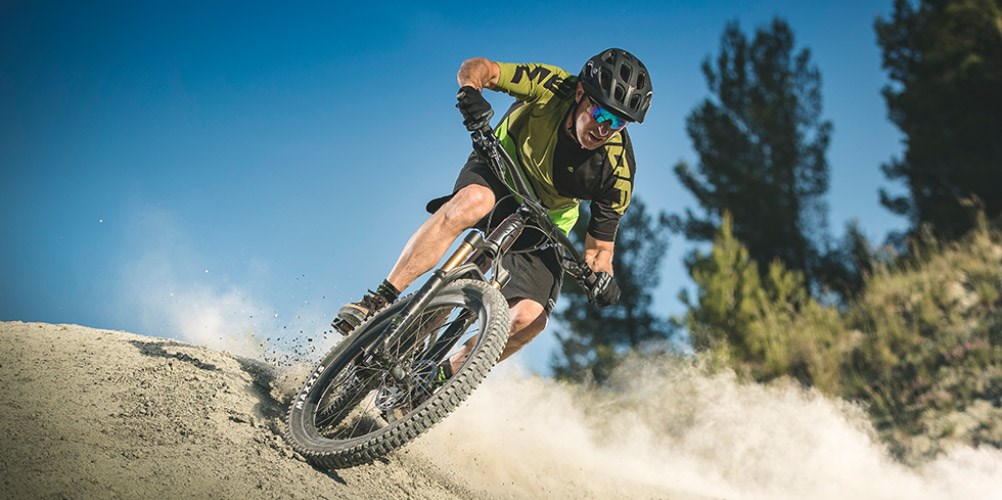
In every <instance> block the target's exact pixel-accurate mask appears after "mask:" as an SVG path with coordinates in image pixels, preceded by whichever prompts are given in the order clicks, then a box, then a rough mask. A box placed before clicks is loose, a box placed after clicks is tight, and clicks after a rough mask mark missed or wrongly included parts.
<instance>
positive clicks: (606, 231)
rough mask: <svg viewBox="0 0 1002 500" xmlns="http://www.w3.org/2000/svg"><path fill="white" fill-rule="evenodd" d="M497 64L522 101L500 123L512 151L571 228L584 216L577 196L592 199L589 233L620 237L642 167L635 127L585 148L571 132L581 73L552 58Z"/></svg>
mask: <svg viewBox="0 0 1002 500" xmlns="http://www.w3.org/2000/svg"><path fill="white" fill-rule="evenodd" d="M498 66H499V67H500V68H501V75H500V78H499V80H498V83H497V85H496V86H495V87H494V89H495V90H499V91H502V92H505V93H507V94H509V95H511V96H512V97H514V98H515V99H517V100H518V102H516V103H515V104H514V105H513V106H512V108H511V109H510V110H508V112H507V113H506V114H505V116H504V117H503V118H502V119H501V122H500V123H499V124H498V126H497V127H496V128H495V133H496V134H497V135H498V137H499V138H500V139H501V143H502V144H503V145H504V147H505V149H506V150H508V154H510V155H511V156H512V158H514V159H515V160H516V161H517V163H518V164H519V167H520V168H521V169H522V171H523V172H524V173H525V174H526V177H528V179H529V183H530V185H531V186H530V187H531V188H532V189H533V191H534V193H535V194H536V196H537V197H538V198H539V199H540V200H541V201H542V202H543V205H545V206H546V207H547V209H549V211H550V217H551V218H553V221H554V222H555V223H556V224H557V226H559V227H560V228H561V229H562V230H563V231H564V232H565V233H566V232H569V231H570V230H571V228H572V227H574V223H575V222H576V221H577V219H578V201H579V200H591V220H590V221H589V224H588V233H589V234H591V235H592V237H594V238H595V239H598V240H602V241H613V240H614V239H615V237H616V229H617V228H618V227H619V220H620V218H621V217H622V216H623V214H624V213H625V212H626V208H627V207H628V206H629V205H630V196H631V194H632V193H633V177H634V174H635V173H636V167H635V166H634V157H633V145H632V144H631V143H630V136H629V134H627V133H626V130H625V129H624V130H621V131H619V132H618V133H616V134H615V135H614V136H613V137H612V138H611V139H610V140H609V142H607V143H606V144H605V145H604V146H602V147H601V148H598V149H596V150H594V151H588V150H585V149H582V148H581V147H580V146H579V145H578V144H577V143H576V142H574V140H572V139H571V138H570V137H568V136H567V134H566V133H565V132H564V120H565V119H566V118H567V113H568V112H570V110H571V108H572V107H574V106H575V105H576V104H577V103H575V101H574V91H575V89H576V86H577V77H576V76H574V75H571V74H570V73H568V72H566V71H564V70H562V69H560V68H558V67H556V66H550V65H546V64H509V63H498Z"/></svg>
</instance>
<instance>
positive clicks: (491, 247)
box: [366, 127, 596, 357]
mask: <svg viewBox="0 0 1002 500" xmlns="http://www.w3.org/2000/svg"><path fill="white" fill-rule="evenodd" d="M472 138H473V144H474V147H475V149H476V151H477V152H478V153H479V154H480V155H481V156H482V157H483V158H484V159H486V160H487V162H488V164H489V165H490V166H491V168H492V169H493V170H494V173H495V174H496V175H497V176H498V178H499V179H501V180H502V182H505V184H506V185H507V186H508V188H509V189H510V190H511V191H512V193H513V194H515V195H517V196H518V197H520V198H521V200H522V203H521V205H520V206H519V207H518V209H517V210H516V211H515V213H513V214H511V215H509V216H508V217H506V218H505V219H504V220H503V221H502V222H501V223H500V224H499V225H498V226H497V227H496V228H495V229H494V230H493V231H491V233H490V235H488V236H487V237H486V238H484V237H483V235H482V233H481V232H480V231H479V230H473V231H470V232H469V233H468V234H467V236H466V237H465V238H464V239H463V242H462V243H460V245H459V248H458V249H456V251H455V252H454V253H453V254H452V255H451V256H450V257H449V258H448V259H447V260H446V261H445V264H443V265H442V267H440V268H438V269H436V270H435V271H433V272H432V275H431V277H430V278H429V279H428V281H427V282H426V283H425V284H424V285H423V286H422V287H421V288H420V289H419V290H418V291H417V292H416V293H415V294H414V296H413V298H412V299H411V302H410V304H408V306H407V308H406V309H405V310H404V311H403V312H402V313H401V314H400V315H398V316H397V317H396V318H394V319H393V320H392V321H391V324H390V326H389V330H388V331H387V332H386V334H385V335H384V337H383V338H384V341H383V342H382V343H376V344H374V345H373V346H372V348H370V350H372V351H373V352H367V353H366V354H367V356H366V357H370V356H376V357H379V352H378V351H377V350H381V349H380V348H381V347H386V346H389V345H392V344H396V343H399V342H402V341H404V339H398V338H396V337H397V335H396V332H398V331H410V330H409V329H410V327H411V326H412V323H413V322H414V321H416V318H417V317H418V316H419V313H420V312H421V311H423V310H424V308H425V307H426V306H427V304H428V302H429V300H430V299H431V297H433V296H434V295H435V293H436V292H437V291H438V290H440V289H441V288H442V287H443V286H445V285H446V284H447V283H449V282H451V281H454V280H456V279H458V278H461V277H472V278H475V279H479V280H483V281H487V282H489V283H491V284H493V285H494V286H495V287H496V288H497V289H499V290H500V289H501V288H502V287H504V285H505V284H506V283H507V282H508V279H509V277H510V276H509V274H508V272H507V271H505V270H504V269H503V268H502V267H501V265H500V262H501V258H502V257H503V256H504V255H505V254H506V253H508V251H509V250H510V249H511V247H512V245H514V243H515V240H517V239H518V237H519V236H520V235H521V234H522V231H523V230H524V229H525V228H526V227H527V226H530V225H531V226H532V227H534V228H536V229H538V230H540V231H541V232H542V233H543V235H544V237H545V238H546V239H547V240H548V241H551V242H554V243H556V245H557V249H558V251H559V253H560V255H561V257H562V258H561V267H562V268H563V269H564V271H565V272H567V273H568V274H569V275H571V276H572V277H573V278H574V279H575V280H576V281H577V282H578V283H579V284H580V285H581V286H582V287H584V288H585V289H589V288H591V286H592V285H593V284H594V282H595V279H596V277H595V274H594V273H593V272H592V270H591V268H590V267H588V265H587V264H586V263H585V262H584V259H583V258H582V256H581V254H580V253H579V252H578V251H577V249H575V248H574V245H573V243H571V241H570V239H569V238H568V237H567V236H566V235H565V234H564V233H563V231H561V230H560V228H558V227H557V226H556V225H555V224H554V223H553V221H552V220H551V219H550V217H549V214H548V212H547V210H546V208H545V207H544V206H543V205H542V203H541V202H540V201H539V200H537V199H536V198H535V196H534V195H533V194H532V192H531V190H530V189H529V187H528V181H527V179H526V178H525V175H524V174H523V173H522V171H521V169H520V168H518V166H517V165H516V164H515V161H514V160H513V159H512V158H511V156H510V155H509V154H508V152H507V151H505V149H504V147H503V146H502V145H501V141H500V140H499V139H498V138H497V136H495V135H494V133H493V130H491V129H490V127H485V128H484V129H482V130H478V131H476V132H473V134H472ZM505 174H510V176H511V178H512V179H513V182H514V185H510V184H508V183H507V182H506V181H505V179H506V178H507V176H506V175H505ZM491 268H493V269H494V270H495V272H494V274H493V276H492V277H491V279H488V278H487V273H488V272H489V270H490V269H491Z"/></svg>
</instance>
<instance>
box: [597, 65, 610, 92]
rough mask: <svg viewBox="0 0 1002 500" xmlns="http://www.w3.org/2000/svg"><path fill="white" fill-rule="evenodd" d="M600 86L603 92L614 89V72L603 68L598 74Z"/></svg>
mask: <svg viewBox="0 0 1002 500" xmlns="http://www.w3.org/2000/svg"><path fill="white" fill-rule="evenodd" d="M598 86H599V87H602V90H603V91H605V92H607V93H608V92H609V90H610V89H611V88H612V72H611V71H609V70H608V69H605V68H602V69H601V70H599V72H598Z"/></svg>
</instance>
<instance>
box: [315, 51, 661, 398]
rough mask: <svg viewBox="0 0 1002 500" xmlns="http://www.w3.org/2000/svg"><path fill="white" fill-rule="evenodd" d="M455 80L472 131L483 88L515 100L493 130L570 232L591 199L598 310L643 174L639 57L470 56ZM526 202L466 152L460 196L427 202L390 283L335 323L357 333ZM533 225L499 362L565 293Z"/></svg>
mask: <svg viewBox="0 0 1002 500" xmlns="http://www.w3.org/2000/svg"><path fill="white" fill-rule="evenodd" d="M457 79H458V81H459V86H460V92H459V95H458V99H459V103H458V104H457V105H456V106H457V107H458V108H459V110H460V112H461V113H462V115H463V118H464V124H465V125H466V127H467V129H469V130H470V131H477V130H481V129H483V128H484V127H486V126H489V124H490V119H491V117H492V116H493V114H494V113H493V110H492V109H491V106H490V104H489V103H488V102H487V101H486V100H485V99H484V97H483V95H482V94H481V91H482V89H484V88H487V89H491V90H495V91H502V92H506V93H508V94H510V95H511V96H513V97H515V98H516V99H517V101H516V102H515V104H513V105H512V106H511V108H510V109H509V110H508V112H507V113H505V115H504V117H502V119H501V121H500V123H499V124H498V125H497V127H496V128H495V133H496V134H497V136H498V138H499V139H500V140H501V143H502V144H503V146H504V147H505V149H506V150H508V153H509V154H510V156H511V157H512V158H514V159H515V161H516V163H517V165H518V167H519V168H521V170H522V171H523V172H524V173H525V175H526V177H527V178H528V179H529V183H530V187H531V188H532V191H534V194H535V195H536V197H537V198H538V199H539V200H540V201H541V202H542V203H543V205H544V206H545V207H546V208H547V209H548V211H549V214H550V217H551V218H552V220H553V221H554V223H556V225H557V226H558V227H560V229H561V230H563V231H564V233H565V234H567V233H568V232H569V231H570V229H571V228H572V227H573V226H574V223H575V221H576V220H577V218H578V200H582V199H583V200H591V220H590V222H589V225H588V233H587V236H586V237H585V250H584V253H583V256H584V258H585V262H586V263H587V264H588V266H589V267H590V268H591V269H592V270H593V271H595V272H596V273H597V275H598V276H599V281H598V284H597V285H596V286H595V287H594V288H593V289H592V290H591V292H590V297H589V298H590V299H591V301H592V302H593V303H595V304H596V305H598V306H600V307H602V306H607V305H610V304H613V303H615V302H617V301H618V300H619V295H620V291H619V287H618V285H617V284H616V281H615V280H614V279H613V266H612V259H613V248H614V244H615V238H616V230H617V228H618V225H619V221H620V219H621V218H622V216H623V214H624V213H625V212H626V209H627V207H628V206H629V204H630V197H631V194H632V191H633V178H634V174H635V171H636V170H635V169H636V167H635V165H634V156H633V146H632V144H631V142H630V137H629V134H627V132H626V126H627V124H629V123H632V122H643V120H644V115H645V114H646V113H647V109H648V108H649V106H650V102H651V96H652V94H653V93H652V87H651V81H650V76H649V74H648V72H647V69H646V68H645V67H644V65H643V63H641V62H640V60H638V59H637V58H636V57H635V56H633V55H632V54H630V53H629V52H627V51H625V50H622V49H615V48H613V49H608V50H605V51H603V52H601V53H600V54H598V55H596V56H594V57H592V58H591V59H589V60H588V62H587V63H585V65H584V67H583V68H582V70H581V72H580V73H579V75H577V76H574V75H571V74H570V73H568V72H566V71H564V70H563V69H560V68H558V67H556V66H550V65H545V64H509V63H500V62H494V61H490V60H488V59H485V58H474V59H469V60H467V61H464V62H463V64H462V65H461V67H460V69H459V73H458V75H457ZM519 202H520V200H517V199H515V198H514V197H513V196H512V195H511V193H510V191H509V190H508V188H507V187H506V186H505V184H504V183H503V182H502V181H501V180H500V179H498V178H497V176H496V175H495V174H494V173H493V171H492V170H491V168H489V166H488V165H487V164H486V163H485V162H484V160H483V159H482V158H480V157H479V156H478V155H477V154H476V153H474V154H472V155H470V158H469V160H468V161H467V163H466V165H465V166H464V167H463V169H462V170H461V171H460V174H459V177H458V179H457V180H456V183H455V186H454V188H453V194H452V195H450V196H446V197H442V198H438V199H436V200H433V201H431V202H430V203H428V207H427V208H428V211H429V212H430V213H431V214H432V215H431V217H429V218H428V220H427V221H426V222H425V223H424V224H422V225H421V227H420V228H418V230H417V231H416V232H415V233H414V235H413V236H411V238H410V240H409V241H408V242H407V244H406V245H405V246H404V249H403V251H402V253H401V255H400V258H399V259H398V260H397V263H396V264H395V265H394V267H393V269H392V270H391V271H390V274H389V275H388V276H387V278H386V279H385V280H384V281H383V283H382V284H380V285H379V286H378V287H377V288H376V290H375V291H369V293H367V294H365V296H363V297H362V299H361V300H360V301H358V302H355V303H350V304H346V305H345V306H344V307H342V308H341V310H340V311H339V312H338V314H337V317H336V318H335V319H334V321H333V322H332V326H333V327H334V328H335V330H337V331H339V332H341V333H343V334H348V333H350V332H351V331H352V330H354V329H355V328H357V327H358V326H359V325H360V324H362V323H363V322H364V321H365V320H366V319H368V318H370V317H371V316H372V315H374V314H375V313H376V312H378V311H379V310H381V309H383V308H385V307H386V306H388V305H389V304H390V303H392V302H393V301H395V300H396V299H397V298H398V297H399V295H400V293H401V291H402V290H403V289H404V288H406V287H407V286H409V285H410V284H411V283H412V282H413V281H415V280H416V279H417V278H418V277H420V276H421V275H423V274H424V273H426V272H427V271H429V270H430V269H432V267H434V266H435V265H436V264H437V263H438V262H439V261H440V260H441V259H442V257H443V256H444V255H445V252H446V251H447V250H448V249H449V246H450V245H451V244H452V242H453V241H454V240H455V239H456V238H457V237H458V236H459V235H460V234H461V233H462V232H463V231H465V230H467V229H469V228H471V227H479V228H482V229H487V228H488V226H489V225H490V224H497V223H499V222H500V221H501V220H503V219H504V218H505V217H506V216H507V215H509V214H510V213H512V212H514V210H515V209H516V208H517V207H518V205H519ZM495 205H497V207H495ZM491 228H492V227H491ZM531 233H532V231H526V233H524V234H523V235H522V236H521V237H520V239H519V240H518V241H517V242H516V248H518V249H519V250H520V251H518V252H512V253H511V254H508V255H506V256H505V260H504V261H503V265H504V267H505V268H506V269H507V270H508V271H509V272H510V273H511V275H512V279H511V281H510V282H509V283H508V284H507V286H505V288H504V289H503V290H502V291H503V293H504V297H505V299H507V301H508V305H509V307H510V309H511V330H510V334H509V337H508V343H507V345H506V346H505V348H504V350H503V352H502V353H501V360H504V359H506V358H508V357H510V356H511V355H512V354H514V353H515V352H517V351H518V350H519V349H521V348H522V347H523V346H525V345H526V344H527V343H529V341H531V340H532V339H533V338H535V337H536V335H538V334H539V333H540V332H541V331H543V328H544V327H545V326H546V323H547V320H548V319H549V316H550V313H551V312H552V311H553V308H554V306H555V304H556V299H557V295H558V294H559V291H560V284H561V281H562V274H563V271H562V269H561V267H560V263H559V257H558V255H557V254H556V249H555V248H553V247H552V246H547V245H543V246H539V245H538V238H533V235H532V234H531ZM461 362H462V359H453V360H452V366H450V364H449V363H444V364H443V366H441V367H440V368H439V370H440V375H439V376H440V378H442V379H444V378H448V377H449V376H450V375H451V373H452V371H453V369H454V368H457V367H458V366H459V364H460V363H461Z"/></svg>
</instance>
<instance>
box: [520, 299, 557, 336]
mask: <svg viewBox="0 0 1002 500" xmlns="http://www.w3.org/2000/svg"><path fill="white" fill-rule="evenodd" d="M511 315H512V317H511V331H512V332H524V333H526V334H531V335H533V336H535V335H536V334H538V333H539V332H541V331H543V329H544V328H546V323H547V321H548V320H549V316H548V315H547V314H546V310H545V309H544V308H543V306H542V305H541V304H539V303H537V302H535V301H532V300H521V301H519V303H518V304H517V305H516V306H515V307H512V309H511Z"/></svg>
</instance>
